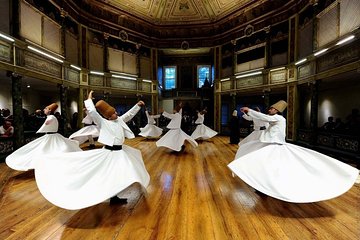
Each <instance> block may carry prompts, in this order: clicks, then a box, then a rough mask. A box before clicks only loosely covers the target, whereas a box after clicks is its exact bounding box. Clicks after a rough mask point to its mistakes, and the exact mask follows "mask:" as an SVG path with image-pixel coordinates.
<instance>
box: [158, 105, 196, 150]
mask: <svg viewBox="0 0 360 240" xmlns="http://www.w3.org/2000/svg"><path fill="white" fill-rule="evenodd" d="M181 113H182V104H181V103H180V104H179V106H177V107H176V108H175V109H174V113H173V114H170V113H167V112H165V111H164V112H163V113H162V114H163V116H164V117H166V118H169V119H171V121H170V123H169V124H168V125H167V128H168V129H169V131H168V132H167V133H166V134H165V135H164V136H162V138H160V139H159V140H158V141H157V142H156V146H157V147H166V148H170V149H172V150H173V151H176V152H180V151H183V150H184V149H185V145H184V142H185V140H186V141H188V142H189V143H190V144H191V145H192V146H193V147H197V146H198V144H197V142H196V141H195V140H194V139H193V138H192V137H190V136H189V135H187V134H186V133H185V132H184V131H183V130H181V128H180V126H181Z"/></svg>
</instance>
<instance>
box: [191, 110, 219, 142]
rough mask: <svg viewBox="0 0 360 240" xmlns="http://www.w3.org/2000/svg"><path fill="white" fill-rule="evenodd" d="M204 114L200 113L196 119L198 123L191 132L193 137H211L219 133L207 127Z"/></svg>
mask: <svg viewBox="0 0 360 240" xmlns="http://www.w3.org/2000/svg"><path fill="white" fill-rule="evenodd" d="M204 119H205V117H204V114H201V113H198V118H197V119H196V121H195V124H198V125H197V126H196V128H195V130H194V132H193V133H192V134H191V137H192V138H193V139H204V140H206V139H210V138H212V137H214V136H216V134H218V133H217V132H216V131H214V130H212V129H211V128H209V127H207V126H206V125H205V124H204Z"/></svg>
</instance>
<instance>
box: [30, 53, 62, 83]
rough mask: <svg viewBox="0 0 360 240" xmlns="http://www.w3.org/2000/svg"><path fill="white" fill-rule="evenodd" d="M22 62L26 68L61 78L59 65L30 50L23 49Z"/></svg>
mask: <svg viewBox="0 0 360 240" xmlns="http://www.w3.org/2000/svg"><path fill="white" fill-rule="evenodd" d="M24 63H25V67H26V68H30V69H33V70H34V71H36V72H42V73H45V74H48V75H52V76H54V77H57V78H61V77H62V76H61V65H60V64H58V63H55V62H52V61H50V60H47V59H45V58H42V57H39V56H37V55H35V54H33V53H31V52H27V51H25V53H24Z"/></svg>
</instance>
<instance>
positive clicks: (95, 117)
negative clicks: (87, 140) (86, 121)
mask: <svg viewBox="0 0 360 240" xmlns="http://www.w3.org/2000/svg"><path fill="white" fill-rule="evenodd" d="M84 103H85V107H86V110H87V111H88V112H89V115H90V117H91V118H92V119H93V121H94V123H95V124H96V125H98V126H99V127H100V126H101V121H102V120H103V118H102V117H101V115H100V114H99V113H98V112H97V111H96V108H95V105H94V103H93V101H92V100H91V99H87V100H85V101H84Z"/></svg>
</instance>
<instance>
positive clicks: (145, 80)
mask: <svg viewBox="0 0 360 240" xmlns="http://www.w3.org/2000/svg"><path fill="white" fill-rule="evenodd" d="M142 81H143V82H148V83H152V81H151V80H147V79H143V80H142Z"/></svg>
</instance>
